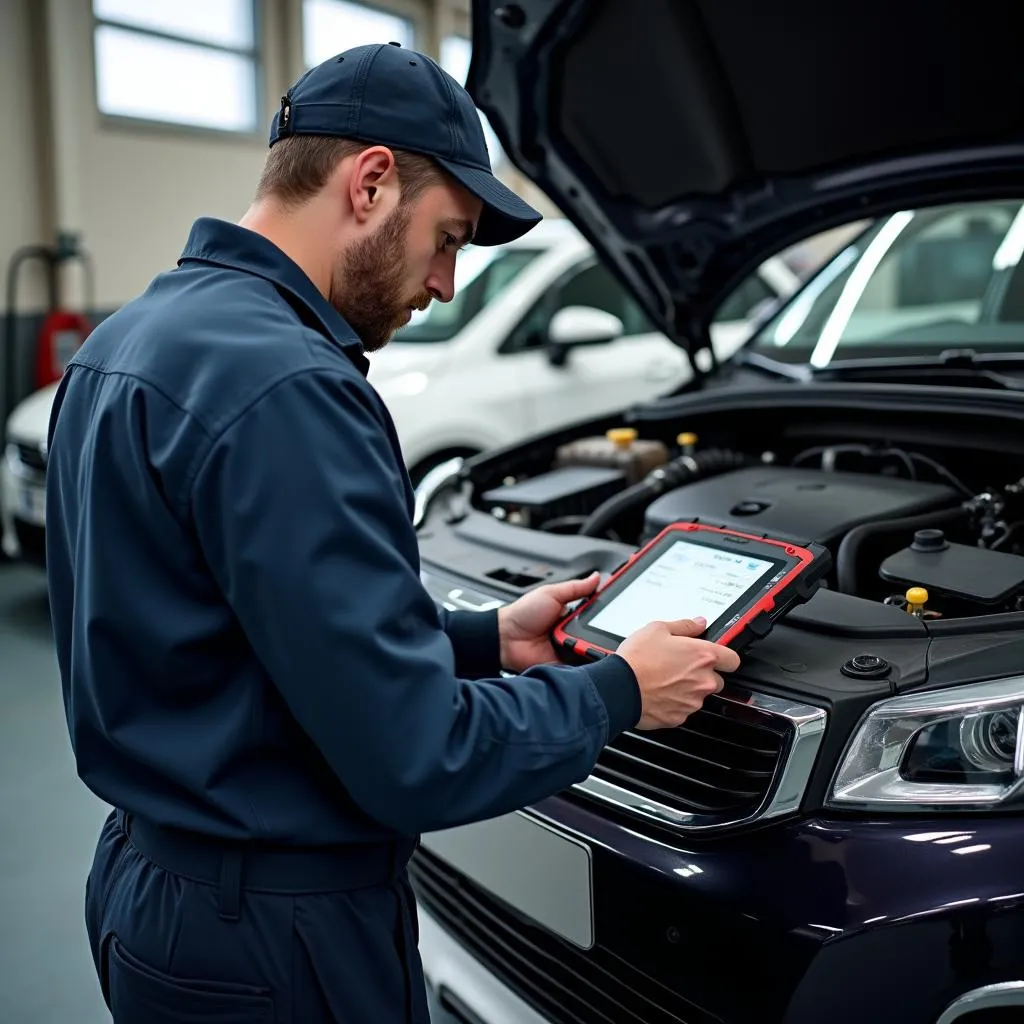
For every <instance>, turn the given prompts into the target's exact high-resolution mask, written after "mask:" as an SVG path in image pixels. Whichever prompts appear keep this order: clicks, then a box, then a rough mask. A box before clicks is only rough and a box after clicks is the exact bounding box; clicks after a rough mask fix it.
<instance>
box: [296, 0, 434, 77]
mask: <svg viewBox="0 0 1024 1024" xmlns="http://www.w3.org/2000/svg"><path fill="white" fill-rule="evenodd" d="M367 43H401V44H402V45H403V46H407V47H410V48H414V47H415V45H416V26H415V24H414V23H413V21H412V19H411V18H407V17H405V16H404V15H401V14H397V13H395V12H394V11H389V10H387V9H386V8H384V7H376V6H371V5H369V4H361V3H354V2H352V0H303V3H302V56H303V60H304V61H305V62H306V67H307V68H311V67H314V66H315V65H317V64H320V63H322V62H323V61H325V60H329V59H330V58H331V57H334V56H336V55H337V54H339V53H341V52H342V51H343V50H350V49H351V48H352V47H353V46H365V45H366V44H367Z"/></svg>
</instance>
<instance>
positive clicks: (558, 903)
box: [421, 811, 594, 949]
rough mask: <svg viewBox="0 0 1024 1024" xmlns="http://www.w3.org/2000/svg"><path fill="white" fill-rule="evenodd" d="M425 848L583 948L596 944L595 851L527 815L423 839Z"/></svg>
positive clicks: (542, 924)
mask: <svg viewBox="0 0 1024 1024" xmlns="http://www.w3.org/2000/svg"><path fill="white" fill-rule="evenodd" d="M421 842H422V845H423V847H424V849H426V850H429V851H430V852H431V853H432V854H434V855H435V856H437V857H440V858H441V859H442V860H444V861H446V862H447V863H448V864H450V865H451V866H452V867H453V868H455V870H456V871H458V872H460V873H461V874H463V875H465V876H466V877H467V878H468V879H469V880H470V881H471V882H474V883H475V884H476V885H478V886H480V887H481V888H482V889H485V890H486V891H487V892H488V893H490V894H491V895H492V896H494V897H495V898H497V899H499V900H501V901H502V902H503V903H505V904H507V905H508V906H509V907H511V908H512V909H513V910H516V911H518V912H519V913H520V914H523V915H525V916H526V917H528V918H529V919H530V920H532V921H534V922H536V923H537V924H539V925H541V926H542V927H544V928H546V929H548V931H551V932H553V933H554V934H555V935H558V936H560V937H561V938H563V939H565V940H566V941H568V942H571V943H572V944H573V945H575V946H579V947H580V948H581V949H590V948H592V947H593V945H594V898H593V866H592V858H591V852H590V848H589V847H588V846H587V845H586V844H585V843H582V842H580V841H579V840H578V839H574V838H573V837H571V836H567V835H565V834H564V833H562V832H559V831H557V830H556V829H554V828H552V827H551V826H549V825H547V824H545V823H544V822H542V821H539V820H538V819H537V818H534V817H532V816H531V815H528V814H526V813H524V812H522V811H516V812H514V813H512V814H505V815H502V816H501V817H498V818H493V819H491V820H489V821H481V822H476V823H474V824H472V825H463V826H460V827H459V828H453V829H446V830H444V831H442V832H431V833H428V834H426V835H424V836H423V838H422V840H421Z"/></svg>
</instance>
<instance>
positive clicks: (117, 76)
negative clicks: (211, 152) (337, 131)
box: [93, 0, 260, 133]
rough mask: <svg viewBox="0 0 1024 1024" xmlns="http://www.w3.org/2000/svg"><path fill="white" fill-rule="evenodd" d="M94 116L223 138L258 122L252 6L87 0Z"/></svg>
mask: <svg viewBox="0 0 1024 1024" xmlns="http://www.w3.org/2000/svg"><path fill="white" fill-rule="evenodd" d="M93 16H94V29H93V45H94V50H95V65H96V101H97V105H98V107H99V110H100V112H101V113H102V114H105V115H107V116H108V117H117V118H128V119H131V120H135V121H146V122H157V123H163V124H174V125H184V126H187V127H190V128H204V129H213V130H217V131H225V132H242V133H248V132H255V131H256V130H257V127H258V122H259V117H260V109H259V107H260V104H259V98H258V93H259V78H260V75H259V55H258V46H257V38H256V12H255V3H254V0H93Z"/></svg>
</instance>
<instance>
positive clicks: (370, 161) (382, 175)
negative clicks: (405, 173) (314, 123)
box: [349, 146, 399, 222]
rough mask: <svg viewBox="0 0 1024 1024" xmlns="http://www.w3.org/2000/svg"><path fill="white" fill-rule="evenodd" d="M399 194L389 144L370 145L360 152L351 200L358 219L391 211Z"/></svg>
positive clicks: (353, 168)
mask: <svg viewBox="0 0 1024 1024" xmlns="http://www.w3.org/2000/svg"><path fill="white" fill-rule="evenodd" d="M398 198H399V191H398V170H397V168H396V167H395V155H394V153H392V152H391V150H390V149H388V148H387V147H386V146H371V147H370V148H369V149H364V150H363V151H362V152H361V153H359V154H357V155H356V156H355V157H354V159H353V162H352V173H351V175H350V177H349V201H350V202H351V204H352V211H353V213H354V214H355V217H356V220H357V221H360V222H365V221H368V220H370V219H371V218H375V217H380V216H381V214H386V213H390V211H391V210H392V209H393V208H394V206H395V205H397V200H398Z"/></svg>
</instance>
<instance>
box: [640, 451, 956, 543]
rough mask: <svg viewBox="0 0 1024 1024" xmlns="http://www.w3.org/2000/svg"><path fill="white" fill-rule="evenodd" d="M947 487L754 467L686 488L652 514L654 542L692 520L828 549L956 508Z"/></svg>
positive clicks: (654, 506)
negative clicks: (863, 531) (872, 525)
mask: <svg viewBox="0 0 1024 1024" xmlns="http://www.w3.org/2000/svg"><path fill="white" fill-rule="evenodd" d="M958 501H959V497H958V495H957V494H956V492H955V491H954V490H952V489H951V488H949V487H946V486H945V485H944V484H933V483H923V482H919V481H916V480H904V479H899V478H896V477H887V476H877V475H876V476H870V475H867V474H864V473H834V472H824V471H822V470H819V469H794V468H789V467H787V466H753V467H751V468H749V469H739V470H736V471H735V472H731V473H725V474H723V475H721V476H714V477H709V478H708V479H706V480H696V481H694V482H693V483H690V484H684V485H683V486H682V487H678V488H676V489H675V490H673V491H669V492H668V493H667V494H663V495H662V496H661V497H660V498H657V499H655V500H654V501H653V502H651V504H650V505H649V506H648V508H647V513H646V517H645V529H646V532H647V534H648V535H650V534H653V533H656V532H658V531H659V530H662V529H664V528H665V527H666V526H668V525H669V524H671V523H675V522H679V521H680V520H685V519H694V518H698V519H704V520H707V521H709V522H715V523H720V524H722V525H725V526H729V527H731V528H733V529H737V530H751V531H758V532H763V533H777V534H781V535H782V536H786V537H795V538H798V539H801V540H808V541H818V542H819V543H822V544H828V543H830V542H832V541H837V540H839V539H841V538H842V536H843V535H844V534H845V533H846V532H847V531H848V530H850V529H852V528H853V527H855V526H859V525H860V524H861V523H866V522H871V521H874V520H876V519H898V518H901V517H903V516H911V515H915V514H917V513H920V512H930V511H933V510H935V509H940V508H950V507H955V506H956V504H957V502H958Z"/></svg>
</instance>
